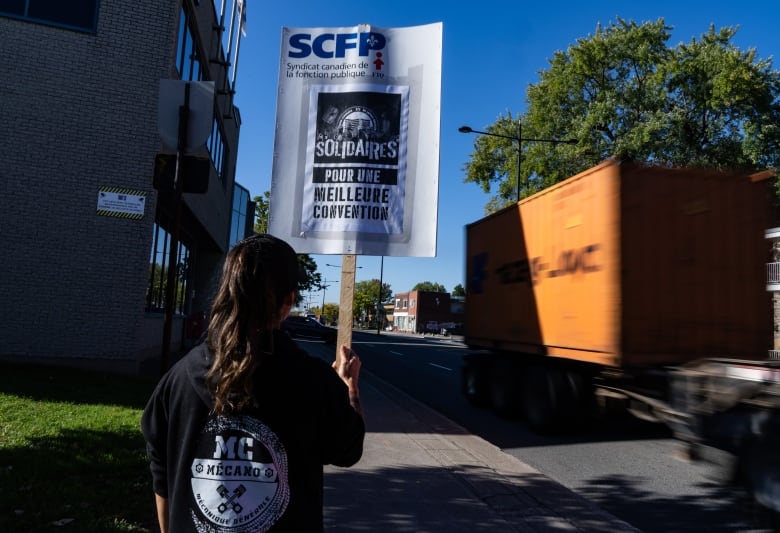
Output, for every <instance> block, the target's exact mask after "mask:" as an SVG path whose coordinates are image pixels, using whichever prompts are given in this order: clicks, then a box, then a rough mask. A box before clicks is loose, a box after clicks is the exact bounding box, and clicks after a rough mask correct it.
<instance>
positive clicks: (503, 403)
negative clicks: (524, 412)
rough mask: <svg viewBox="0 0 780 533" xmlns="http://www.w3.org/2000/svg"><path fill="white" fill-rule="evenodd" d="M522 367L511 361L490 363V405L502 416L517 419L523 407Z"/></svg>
mask: <svg viewBox="0 0 780 533" xmlns="http://www.w3.org/2000/svg"><path fill="white" fill-rule="evenodd" d="M521 385H522V379H521V374H520V368H519V367H518V365H517V364H513V363H511V362H509V361H502V360H497V361H494V362H493V364H491V365H490V383H489V387H490V388H489V389H488V390H489V394H490V406H491V407H492V408H493V411H494V412H495V413H496V414H497V415H498V416H500V417H502V418H508V419H510V420H511V419H517V418H519V417H520V415H521V409H522V406H521V404H522V388H521Z"/></svg>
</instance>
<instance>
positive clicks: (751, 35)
mask: <svg viewBox="0 0 780 533" xmlns="http://www.w3.org/2000/svg"><path fill="white" fill-rule="evenodd" d="M247 4H248V5H247V36H246V37H245V38H244V39H243V40H242V42H241V52H240V57H239V64H238V77H237V87H236V89H237V93H236V104H237V105H238V107H239V108H240V111H241V118H242V126H241V138H240V142H239V152H238V169H237V173H236V179H237V181H238V182H239V183H241V184H242V185H243V186H244V187H247V188H248V189H249V191H250V194H251V195H252V196H256V195H260V194H262V193H263V192H264V191H266V190H270V189H271V167H272V152H273V142H274V138H273V136H274V120H275V113H276V88H277V77H278V65H279V50H280V40H281V28H282V26H289V27H336V26H353V25H356V24H361V23H368V24H371V25H374V26H380V27H403V26H415V25H419V24H428V23H432V22H442V23H443V27H444V43H443V59H442V62H443V64H442V94H441V139H440V146H441V150H440V154H439V160H440V166H439V202H438V206H437V207H438V230H437V232H438V233H437V256H436V257H433V258H414V257H385V258H384V269H383V276H382V279H383V281H384V282H385V283H388V284H390V286H391V288H392V290H393V292H404V291H408V290H411V288H412V287H413V286H414V285H415V284H416V283H418V282H421V281H431V282H437V283H441V284H442V285H444V286H445V288H446V289H447V290H448V291H451V290H452V289H453V287H455V285H457V284H458V283H460V284H463V285H464V286H465V258H464V253H465V248H464V226H465V225H466V224H468V223H470V222H473V221H475V220H478V219H479V218H481V217H482V216H483V214H484V206H485V204H486V203H487V201H488V199H489V195H488V194H485V193H483V192H482V190H481V189H480V188H479V187H478V186H477V185H475V184H473V183H464V181H463V179H464V176H465V174H464V172H463V165H464V163H466V162H467V161H468V160H469V157H470V155H471V153H472V151H473V144H474V141H475V140H476V135H474V134H463V133H459V132H458V127H459V126H461V125H464V124H465V125H469V126H471V127H472V128H474V129H477V130H484V129H485V128H486V127H487V126H488V125H490V124H492V123H493V122H494V121H495V120H496V119H497V118H498V116H499V115H501V114H506V112H507V111H511V112H512V114H513V115H514V114H516V113H518V112H522V111H523V110H524V109H525V91H526V88H527V87H528V85H529V84H532V83H536V82H537V81H538V73H539V72H540V71H542V70H546V68H547V65H548V59H549V58H550V57H552V54H553V53H554V52H555V51H556V50H565V49H566V48H568V47H569V46H570V45H572V44H574V43H575V42H576V41H577V39H579V38H586V37H588V36H589V35H591V34H593V33H594V32H595V30H596V27H597V25H598V24H599V23H601V24H602V25H607V24H609V23H610V22H612V21H615V20H616V19H617V18H618V17H620V18H623V19H627V20H633V21H635V22H644V21H649V20H657V19H659V18H663V19H664V20H665V22H666V24H667V25H668V26H671V27H672V37H671V39H670V41H669V44H670V45H671V46H673V45H676V44H677V43H679V42H688V41H690V40H691V39H692V38H694V37H695V38H698V37H699V36H700V35H701V34H702V33H704V32H706V31H707V30H708V28H709V26H710V25H711V24H714V25H715V27H716V28H721V27H724V26H738V27H739V32H738V33H737V36H736V38H735V39H734V42H735V44H736V45H737V46H739V47H740V48H742V49H743V50H747V49H748V48H755V49H756V50H757V52H758V56H759V57H760V58H774V59H775V61H774V63H773V68H774V69H775V70H778V69H780V65H778V60H777V58H778V57H780V37H778V30H779V29H780V7H778V6H780V3H778V2H777V1H776V0H775V1H770V0H761V1H755V0H754V1H742V2H716V1H712V0H711V1H698V0H696V1H688V0H677V1H667V0H656V1H653V2H640V1H637V0H634V1H614V0H613V1H607V0H596V1H590V2H574V1H567V0H559V1H557V2H539V1H536V2H523V1H522V0H515V1H502V0H501V1H500V0H481V1H478V2H451V1H428V0H395V1H392V2H370V1H366V0H361V1H356V0H355V1H353V0H331V1H329V2H322V1H316V2H315V1H311V0H298V1H296V2H273V3H271V5H272V6H273V7H269V5H268V3H265V2H253V1H252V0H248V2H247ZM313 257H314V259H315V261H316V262H317V264H318V266H319V270H320V272H322V273H323V277H324V278H325V279H327V280H334V281H336V282H338V280H339V279H340V276H341V272H340V269H339V268H334V267H329V266H326V264H327V263H330V264H334V265H340V264H341V256H339V255H335V256H324V255H315V256H313ZM357 265H358V267H359V268H358V270H357V274H356V281H358V282H359V281H363V280H367V279H372V278H376V279H378V278H379V277H380V258H379V257H375V256H358V257H357ZM338 290H339V285H338V283H335V284H332V285H331V287H330V288H329V289H328V290H327V291H326V302H334V303H335V302H338V294H339V292H338ZM312 298H313V301H312V305H320V304H321V302H322V293H318V294H317V295H313V296H312Z"/></svg>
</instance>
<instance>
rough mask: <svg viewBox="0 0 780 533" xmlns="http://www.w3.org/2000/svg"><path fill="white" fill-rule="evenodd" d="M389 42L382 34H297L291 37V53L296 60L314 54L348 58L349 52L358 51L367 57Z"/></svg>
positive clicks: (325, 57)
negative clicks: (313, 35)
mask: <svg viewBox="0 0 780 533" xmlns="http://www.w3.org/2000/svg"><path fill="white" fill-rule="evenodd" d="M386 43H387V40H386V39H385V36H384V35H382V34H381V33H374V32H366V33H323V34H321V35H317V36H315V37H313V38H312V34H310V33H296V34H295V35H293V36H291V37H290V51H289V53H288V54H287V55H288V56H289V57H291V58H294V59H303V58H305V57H309V56H310V55H311V54H314V55H315V56H317V57H320V58H322V59H333V58H343V57H346V55H347V51H348V50H357V52H358V56H360V57H367V56H368V54H369V53H370V52H371V51H372V50H382V49H383V48H384V47H385V44H386Z"/></svg>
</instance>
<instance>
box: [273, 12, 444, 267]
mask: <svg viewBox="0 0 780 533" xmlns="http://www.w3.org/2000/svg"><path fill="white" fill-rule="evenodd" d="M441 46H442V24H441V23H436V24H429V25H425V26H415V27H409V28H377V27H371V26H369V25H360V26H356V27H352V28H283V29H282V47H281V48H282V52H281V61H280V67H279V96H278V102H277V116H276V139H275V144H274V161H273V172H272V184H271V202H270V216H269V231H270V232H271V233H273V234H274V235H276V236H278V237H280V238H283V239H285V240H286V241H288V242H289V243H290V244H291V245H292V246H293V247H294V248H295V249H296V251H298V252H300V253H317V254H356V255H360V254H365V255H388V256H389V255H396V256H420V257H431V256H434V255H436V220H437V205H438V184H439V133H440V131H439V130H440V102H441V53H442V52H441Z"/></svg>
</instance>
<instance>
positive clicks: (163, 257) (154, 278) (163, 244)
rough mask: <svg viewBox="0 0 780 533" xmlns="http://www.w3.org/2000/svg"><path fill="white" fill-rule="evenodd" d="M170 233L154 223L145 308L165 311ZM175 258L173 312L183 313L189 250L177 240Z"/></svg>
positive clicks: (169, 263)
mask: <svg viewBox="0 0 780 533" xmlns="http://www.w3.org/2000/svg"><path fill="white" fill-rule="evenodd" d="M170 239H171V234H170V233H168V232H167V231H166V230H165V229H163V228H162V226H160V225H159V224H157V223H155V224H154V235H153V237H152V253H151V256H150V257H149V284H148V286H147V288H146V310H147V311H153V312H162V311H165V292H166V286H167V284H168V268H170V266H171V261H170V260H169V257H168V256H169V250H170V243H171V240H170ZM176 255H177V260H176V261H175V262H173V268H175V269H176V279H175V290H174V302H175V305H174V308H173V312H174V313H179V314H183V313H184V309H185V308H186V307H185V306H186V304H187V287H188V285H189V283H188V278H189V270H190V268H189V265H190V251H189V249H188V248H187V247H186V246H185V245H184V244H183V243H181V242H179V246H178V251H177V254H176Z"/></svg>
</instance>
